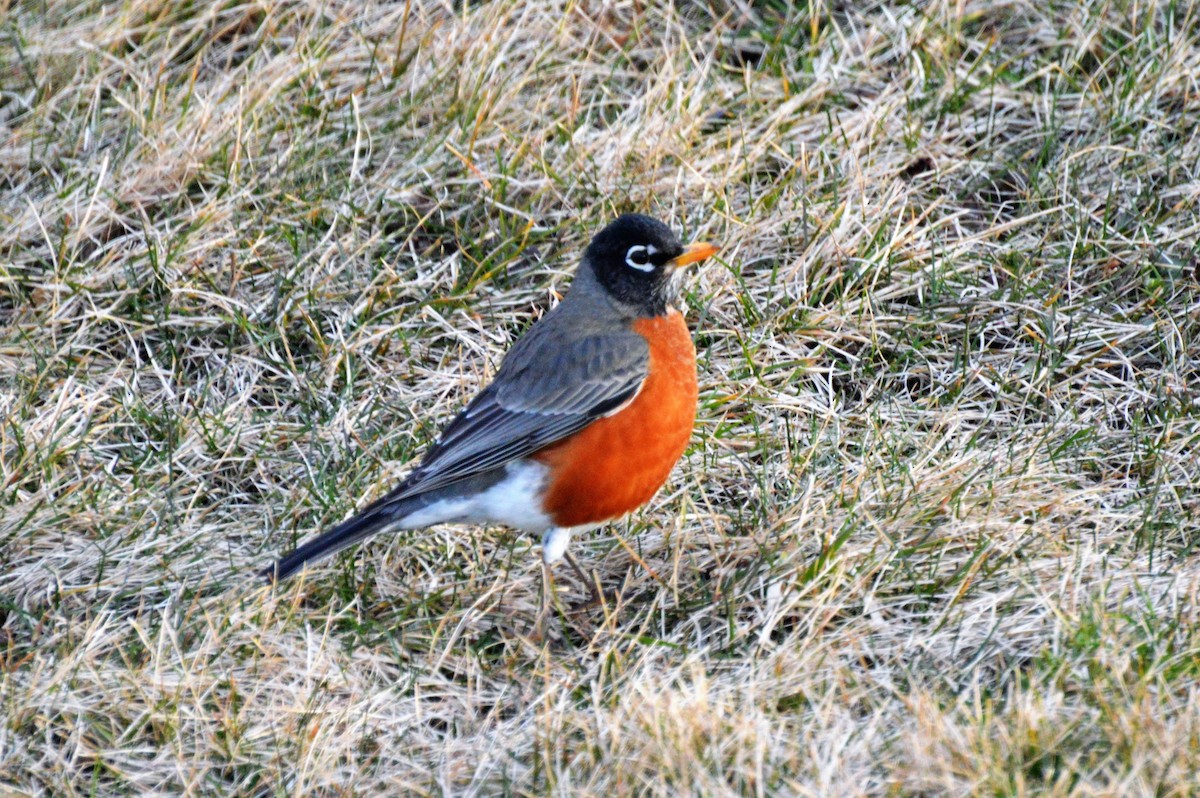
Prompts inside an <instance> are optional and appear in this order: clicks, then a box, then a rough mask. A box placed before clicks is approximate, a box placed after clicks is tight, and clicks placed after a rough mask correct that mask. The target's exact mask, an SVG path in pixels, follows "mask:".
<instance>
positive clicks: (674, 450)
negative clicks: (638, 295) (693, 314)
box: [534, 311, 698, 527]
mask: <svg viewBox="0 0 1200 798" xmlns="http://www.w3.org/2000/svg"><path fill="white" fill-rule="evenodd" d="M633 329H634V330H635V331H636V332H637V333H639V334H640V335H642V336H643V337H645V339H646V341H647V342H648V343H649V344H650V369H649V376H647V377H646V381H645V383H643V385H642V390H641V392H640V393H638V395H637V396H636V397H634V399H633V401H632V402H630V403H629V405H628V406H627V407H625V408H624V409H622V410H620V411H619V412H617V413H616V414H614V415H611V416H608V417H606V418H601V419H599V420H597V421H595V422H594V423H592V424H591V425H589V426H588V427H586V428H584V430H583V431H582V432H579V433H577V434H576V435H573V436H571V437H570V438H567V439H566V440H564V441H560V442H559V443H556V444H553V445H551V446H548V447H546V448H545V449H543V450H541V451H540V452H538V453H537V454H535V455H534V458H535V459H537V460H539V461H541V462H543V463H545V464H546V465H548V466H550V482H549V485H548V486H547V491H546V495H545V497H544V498H543V500H542V509H543V510H545V512H546V513H547V514H548V515H549V516H550V518H551V519H552V520H553V521H554V523H555V524H557V525H559V526H563V527H571V526H581V525H584V524H597V523H601V522H604V521H609V520H611V519H613V518H618V517H620V516H622V515H625V514H626V513H628V512H630V511H631V510H634V509H637V508H638V507H640V506H641V505H643V504H645V503H646V502H647V501H649V500H650V497H651V496H653V495H654V494H655V493H657V492H658V489H659V488H661V487H662V485H663V483H664V482H666V481H667V476H668V475H669V474H670V473H671V468H673V467H674V465H675V463H676V461H678V460H679V457H680V455H682V454H683V450H684V449H686V448H687V445H688V441H689V440H690V439H691V437H692V425H693V424H694V423H695V420H696V399H697V396H698V388H697V385H696V347H695V345H694V344H693V343H692V337H691V335H689V334H688V329H687V325H686V324H684V321H683V315H682V314H680V313H679V312H678V311H670V312H669V313H668V314H667V315H666V316H660V317H658V318H654V319H640V320H638V321H635V322H634V323H633Z"/></svg>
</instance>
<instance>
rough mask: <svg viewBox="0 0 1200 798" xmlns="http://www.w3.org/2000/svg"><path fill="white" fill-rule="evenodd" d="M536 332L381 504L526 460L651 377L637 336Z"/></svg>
mask: <svg viewBox="0 0 1200 798" xmlns="http://www.w3.org/2000/svg"><path fill="white" fill-rule="evenodd" d="M535 332H539V330H538V329H537V327H535V328H534V330H531V331H530V334H528V335H526V337H525V338H523V339H521V341H520V342H519V343H518V345H517V346H515V347H513V349H512V351H511V352H510V353H509V355H508V357H507V358H505V361H504V363H503V365H501V367H500V371H499V373H498V374H497V375H496V380H495V382H493V383H492V384H491V385H489V386H488V387H487V388H485V389H484V390H483V391H482V392H481V393H480V394H479V395H478V396H476V397H475V399H474V401H472V402H471V404H469V405H468V406H467V407H466V409H465V410H463V411H462V412H461V413H459V414H458V416H457V417H456V418H455V419H454V420H453V421H451V422H450V424H449V425H448V426H447V427H446V429H445V430H444V431H443V432H442V434H441V436H440V437H439V438H438V441H437V443H435V444H434V445H433V446H432V447H431V448H430V450H429V451H428V453H427V454H426V455H425V458H424V459H423V460H422V461H421V464H420V465H419V466H418V467H417V468H416V469H415V470H414V471H413V472H412V473H411V474H409V476H408V478H407V479H405V480H404V482H403V483H401V484H400V485H399V486H398V487H397V488H396V489H395V491H393V492H392V494H390V495H389V496H387V497H386V498H385V499H384V500H383V502H382V503H389V502H392V501H400V500H403V499H406V498H409V497H411V496H415V495H417V494H421V493H425V492H427V491H430V490H435V489H437V488H440V487H443V486H445V485H449V484H451V483H454V482H457V481H459V480H462V479H467V478H470V477H473V476H476V475H478V474H481V473H483V472H486V471H490V470H493V469H496V468H500V467H502V466H504V465H505V464H507V463H509V462H512V461H513V460H517V459H520V458H522V457H527V456H529V455H531V454H533V453H534V452H536V451H538V450H539V449H542V448H545V447H546V446H549V445H550V444H552V443H555V442H556V441H560V440H562V439H563V438H566V437H568V436H569V435H571V434H573V433H575V432H578V431H579V430H581V429H583V428H584V427H586V426H587V425H589V424H591V423H592V422H593V421H595V420H596V419H598V418H600V417H602V416H604V415H605V414H607V413H608V412H610V411H611V410H612V409H613V408H615V407H619V406H620V405H621V404H623V403H624V402H626V401H628V400H629V399H630V398H631V397H633V396H634V395H635V394H636V393H637V392H638V390H639V389H640V388H641V385H642V383H643V382H644V381H645V379H646V375H647V373H648V368H649V365H648V364H649V347H648V346H647V344H646V341H645V339H643V338H642V337H641V336H639V335H637V334H636V333H633V332H627V331H624V330H621V331H616V332H611V331H610V332H605V333H602V334H596V335H591V336H585V337H582V338H577V339H575V340H574V341H569V342H563V341H562V340H556V339H555V338H554V337H553V336H548V335H534V333H535ZM545 344H550V345H549V346H546V345H545ZM548 352H552V353H553V354H552V355H549V356H547V353H548Z"/></svg>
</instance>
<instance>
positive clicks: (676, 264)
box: [667, 242, 721, 271]
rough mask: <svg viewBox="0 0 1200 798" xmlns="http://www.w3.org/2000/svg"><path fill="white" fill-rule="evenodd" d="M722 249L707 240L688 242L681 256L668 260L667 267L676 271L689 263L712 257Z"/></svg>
mask: <svg viewBox="0 0 1200 798" xmlns="http://www.w3.org/2000/svg"><path fill="white" fill-rule="evenodd" d="M720 251H721V248H720V247H715V246H713V245H712V244H708V243H705V242H700V243H697V244H688V245H687V246H686V247H684V248H683V253H682V254H681V255H679V257H676V258H671V260H669V261H667V269H668V270H670V271H675V270H676V269H681V268H683V267H684V266H687V265H688V264H689V263H699V262H700V261H702V260H707V259H708V258H711V257H712V256H713V255H716V254H717V253H718V252H720Z"/></svg>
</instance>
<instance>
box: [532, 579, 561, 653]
mask: <svg viewBox="0 0 1200 798" xmlns="http://www.w3.org/2000/svg"><path fill="white" fill-rule="evenodd" d="M557 600H558V588H557V587H556V586H555V584H554V572H553V571H551V570H550V564H549V563H548V562H546V561H545V560H542V609H541V611H540V612H538V616H537V623H536V624H534V634H535V635H536V636H537V639H538V640H544V639H545V638H546V618H547V617H549V615H550V610H551V609H552V608H553V606H554V605H555V604H556V603H557Z"/></svg>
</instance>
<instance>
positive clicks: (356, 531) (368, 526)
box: [259, 505, 398, 582]
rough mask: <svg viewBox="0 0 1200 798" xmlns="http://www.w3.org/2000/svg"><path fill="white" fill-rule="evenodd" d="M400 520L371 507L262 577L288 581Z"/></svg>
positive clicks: (296, 551)
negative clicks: (307, 567) (305, 567)
mask: <svg viewBox="0 0 1200 798" xmlns="http://www.w3.org/2000/svg"><path fill="white" fill-rule="evenodd" d="M389 509H390V508H389ZM397 517H398V514H397V513H395V512H389V511H388V510H384V511H382V512H381V509H380V508H379V507H378V506H377V505H376V506H372V507H368V508H367V509H366V510H364V511H363V512H361V513H359V514H358V515H356V516H354V517H353V518H349V519H347V520H345V521H343V522H342V523H340V524H338V525H337V526H335V527H334V528H333V529H331V530H329V531H328V532H324V533H322V534H320V535H318V536H317V537H315V538H313V539H312V540H310V541H308V542H307V543H305V544H303V545H302V546H300V547H298V548H297V549H296V550H295V551H293V552H292V553H290V554H288V555H286V556H285V557H283V558H282V559H280V560H279V561H278V562H276V563H275V564H274V565H271V566H268V567H267V568H264V569H263V570H262V571H260V572H259V575H260V576H262V578H263V579H266V580H267V581H268V582H279V581H282V580H284V579H287V578H288V577H290V576H292V575H293V574H295V573H296V572H297V571H299V570H301V569H302V568H304V566H306V565H308V564H309V563H313V562H316V561H317V560H321V559H324V558H325V557H329V556H330V555H332V554H335V553H337V552H339V551H341V550H342V549H344V548H346V547H347V546H353V545H354V544H355V543H358V542H359V541H360V540H363V539H364V538H368V537H370V536H371V535H373V534H375V533H376V532H379V531H381V530H383V529H384V528H385V527H387V526H388V525H390V524H391V523H392V522H394V521H395V520H396V518H397Z"/></svg>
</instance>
